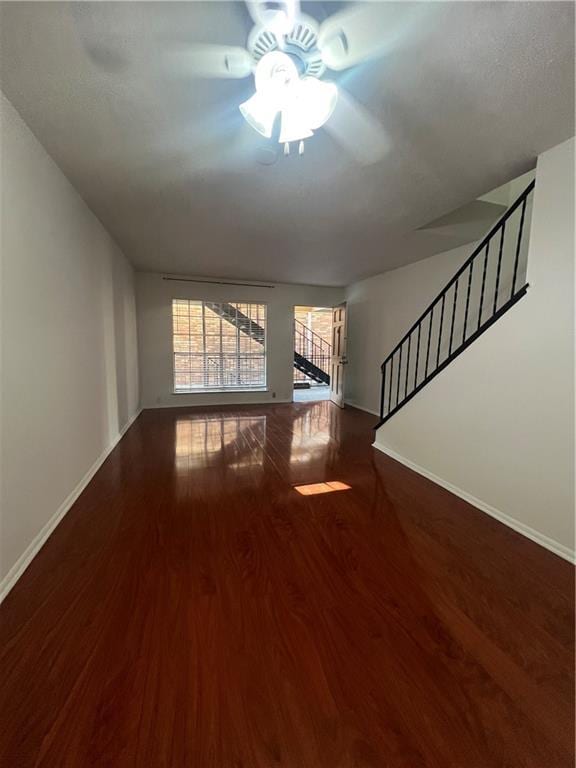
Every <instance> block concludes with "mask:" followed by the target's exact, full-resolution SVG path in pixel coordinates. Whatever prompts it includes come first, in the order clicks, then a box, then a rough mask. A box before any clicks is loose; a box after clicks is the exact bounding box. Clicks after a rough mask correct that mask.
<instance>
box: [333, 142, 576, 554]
mask: <svg viewBox="0 0 576 768" xmlns="http://www.w3.org/2000/svg"><path fill="white" fill-rule="evenodd" d="M573 163H574V140H573V139H572V140H570V141H568V142H565V143H563V144H561V145H559V146H558V147H555V148H553V149H551V150H549V151H548V152H546V153H544V154H543V155H541V156H540V157H539V159H538V165H537V174H536V189H535V192H534V203H533V213H532V222H531V231H530V242H529V252H528V273H527V281H528V283H529V284H530V288H529V290H528V293H527V295H526V296H525V297H524V298H522V299H521V300H520V301H519V302H518V303H517V304H516V305H515V306H513V307H512V308H511V309H510V310H509V311H508V312H507V313H506V314H505V315H504V316H503V317H502V318H500V319H499V320H498V322H496V323H495V324H494V325H493V326H492V327H490V328H489V329H488V330H487V331H486V332H485V333H484V334H483V335H482V336H481V337H480V338H479V339H477V340H476V341H475V342H474V343H473V344H472V345H471V346H470V347H468V348H467V349H466V350H465V351H464V352H463V353H462V354H461V355H460V356H459V357H458V358H457V359H456V360H454V361H453V362H452V363H450V365H448V367H446V368H445V369H444V370H443V371H442V372H441V373H439V374H438V376H437V377H436V378H435V379H433V380H432V381H430V382H429V383H428V384H427V385H426V386H425V387H424V388H423V389H422V390H421V391H420V392H418V394H417V395H416V396H415V397H414V398H413V399H412V400H410V402H409V403H407V404H406V405H405V406H404V407H403V408H402V409H401V410H399V411H398V412H397V413H396V414H395V415H394V416H393V417H392V418H391V419H390V420H389V421H387V422H386V424H384V425H383V426H382V427H381V428H380V429H379V430H378V432H377V434H376V440H375V445H376V447H378V448H379V449H380V450H382V451H384V452H385V453H388V454H389V455H391V456H393V457H394V458H397V459H399V460H400V461H402V462H404V463H405V464H407V465H408V466H410V467H412V468H414V469H416V470H417V471H419V472H421V473H422V474H424V475H426V476H428V477H430V478H431V479H433V480H435V481H436V482H438V483H440V484H441V485H444V486H445V487H447V488H449V489H450V490H452V491H454V492H455V493H457V494H458V495H460V496H462V497H464V498H466V499H467V500H469V501H471V502H472V503H473V504H475V505H476V506H477V507H479V508H480V509H483V510H484V511H485V512H487V513H489V514H491V515H493V516H494V517H496V518H498V519H500V520H501V521H503V522H505V523H506V524H508V525H510V526H511V527H513V528H515V529H516V530H518V531H520V532H521V533H523V534H524V535H527V536H529V537H530V538H532V539H534V540H536V541H538V542H539V543H541V544H543V545H544V546H547V547H548V548H549V549H552V550H553V551H555V552H557V553H558V554H560V555H562V556H564V557H568V558H571V557H573V554H574V474H573V473H574V442H573V426H574V404H573V397H574V380H573V378H574V335H573V312H574V239H573V238H574V235H573V227H574V213H573V205H574V188H573V177H572V173H573V171H572V169H573ZM469 253H470V248H467V249H456V250H455V251H452V252H448V253H444V254H440V255H439V256H436V257H433V258H431V259H427V260H425V261H423V262H419V263H417V264H413V265H410V266H409V267H405V268H403V269H400V270H395V271H394V272H391V273H387V274H385V275H380V276H378V277H376V278H372V279H371V280H366V281H363V282H362V283H357V284H355V285H353V286H351V288H350V289H349V291H348V297H347V298H348V303H349V358H350V366H349V371H350V390H349V399H350V400H352V401H354V402H355V404H357V405H359V406H360V407H364V408H366V409H367V410H371V411H377V410H378V384H379V380H378V367H379V364H380V362H381V361H382V360H383V359H384V358H385V357H386V355H387V353H388V352H389V351H390V350H391V348H392V347H393V346H394V342H395V341H397V340H398V339H399V338H400V336H401V335H402V332H401V331H405V330H407V328H408V327H409V326H410V325H411V323H412V322H413V321H414V320H415V319H416V317H417V314H418V312H417V311H416V312H413V308H414V304H417V305H419V308H420V310H422V309H423V308H424V307H425V305H426V303H427V302H428V301H430V300H431V299H432V298H433V297H434V296H435V295H436V293H437V292H438V290H439V289H440V288H441V287H442V286H443V285H444V284H445V283H446V280H447V278H450V276H451V275H452V274H453V272H454V271H455V269H456V268H457V267H458V266H459V265H460V264H462V262H463V261H464V259H465V257H466V256H467V255H469ZM391 326H393V327H394V328H395V329H398V330H399V331H400V332H396V334H395V336H394V337H393V340H392V342H391V343H389V346H388V348H385V349H382V353H383V354H382V355H381V356H380V355H378V357H376V359H374V348H373V346H372V345H371V343H370V342H371V341H373V342H374V343H377V339H378V335H379V333H378V332H379V330H380V335H382V329H384V331H385V334H386V335H388V333H389V332H390V330H389V329H390V327H391ZM365 350H370V351H371V352H372V360H371V365H370V368H368V367H367V362H368V361H367V358H366V353H365ZM359 355H363V356H364V357H362V358H361V357H359ZM368 379H370V381H371V383H370V384H368ZM369 387H370V388H369Z"/></svg>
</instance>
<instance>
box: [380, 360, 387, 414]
mask: <svg viewBox="0 0 576 768" xmlns="http://www.w3.org/2000/svg"><path fill="white" fill-rule="evenodd" d="M385 391H386V363H384V365H383V366H382V386H381V388H380V418H383V416H384V392H385Z"/></svg>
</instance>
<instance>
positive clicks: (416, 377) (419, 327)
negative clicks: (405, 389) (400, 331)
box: [414, 323, 422, 389]
mask: <svg viewBox="0 0 576 768" xmlns="http://www.w3.org/2000/svg"><path fill="white" fill-rule="evenodd" d="M421 330H422V323H418V341H417V342H416V367H415V368H414V389H416V382H417V381H418V361H419V360H420V331H421Z"/></svg>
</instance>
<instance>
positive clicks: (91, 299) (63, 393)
mask: <svg viewBox="0 0 576 768" xmlns="http://www.w3.org/2000/svg"><path fill="white" fill-rule="evenodd" d="M1 118H2V144H1V163H2V167H1V190H2V201H1V203H2V205H1V220H0V223H1V240H0V244H1V259H2V262H1V267H2V272H1V275H2V284H1V306H0V309H1V314H0V317H1V377H0V383H1V392H0V419H1V424H0V429H1V438H0V439H1V443H0V447H1V464H0V466H1V475H0V480H1V485H0V501H1V505H0V507H1V509H0V539H1V541H0V579H2V581H1V582H0V593H1V592H2V591H4V592H6V590H7V589H9V588H10V586H11V585H12V584H13V582H14V580H15V579H16V578H17V576H18V575H19V573H20V571H21V570H22V568H23V567H25V565H26V564H27V562H28V561H29V559H30V558H31V556H33V554H34V553H35V551H36V549H37V548H38V546H39V545H40V544H41V543H42V542H43V541H44V539H45V537H46V535H47V534H48V533H49V532H50V530H51V529H52V528H53V527H54V525H55V523H56V522H57V521H58V519H59V517H60V516H61V515H62V514H63V513H64V512H65V511H66V509H67V507H68V505H69V502H70V498H71V494H72V496H73V494H74V492H75V490H77V489H78V487H79V485H80V486H81V484H82V481H83V478H85V477H86V475H87V473H89V471H90V470H91V468H93V467H94V465H95V463H97V462H98V460H99V459H100V458H101V457H102V456H103V455H104V454H105V452H106V451H107V449H108V448H109V447H110V445H111V444H112V443H113V442H114V441H115V439H116V438H117V437H118V435H119V433H120V431H121V430H122V429H123V428H124V426H125V425H126V424H127V423H128V422H129V421H130V419H131V418H132V417H133V415H134V414H135V413H136V411H137V408H138V365H137V341H136V312H135V296H134V274H133V270H132V267H131V266H130V264H129V263H128V262H127V261H126V259H125V258H124V256H123V255H122V253H121V252H120V251H119V250H118V248H117V247H116V246H115V244H114V243H113V242H112V240H111V239H110V237H109V235H108V234H107V232H106V231H105V230H104V228H103V227H102V226H101V224H100V223H99V221H98V220H97V219H96V218H95V216H94V215H93V214H92V213H91V212H90V210H89V209H88V208H87V206H86V205H85V204H84V202H83V201H82V199H81V198H80V197H79V195H78V194H77V193H76V191H75V190H74V189H73V187H72V186H71V185H70V183H69V182H68V180H67V179H66V177H65V176H64V175H63V174H62V172H61V171H60V170H59V168H58V167H57V166H56V165H55V163H54V162H53V161H52V160H51V158H50V157H49V156H48V154H47V153H46V151H45V150H44V149H43V147H42V146H41V145H40V144H39V143H38V141H37V140H36V139H35V137H34V136H33V135H32V133H31V132H30V131H29V130H28V128H27V127H26V125H25V124H24V123H23V121H22V120H21V119H20V117H19V115H18V114H17V112H16V111H15V110H14V109H13V107H12V106H11V105H10V104H9V102H8V101H6V100H5V99H2V103H1Z"/></svg>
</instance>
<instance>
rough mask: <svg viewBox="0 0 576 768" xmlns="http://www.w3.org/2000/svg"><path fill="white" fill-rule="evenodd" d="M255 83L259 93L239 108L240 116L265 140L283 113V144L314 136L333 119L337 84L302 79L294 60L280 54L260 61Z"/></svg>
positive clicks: (267, 55)
mask: <svg viewBox="0 0 576 768" xmlns="http://www.w3.org/2000/svg"><path fill="white" fill-rule="evenodd" d="M254 80H255V84H256V93H255V94H254V95H253V96H252V97H251V98H250V99H248V101H245V102H244V103H243V104H241V105H240V112H241V113H242V115H243V116H244V118H245V119H246V121H247V122H248V123H249V124H250V125H251V126H252V128H254V129H255V130H256V131H258V133H260V134H262V136H266V138H271V136H272V131H273V128H274V120H275V118H276V115H277V114H278V112H281V113H282V118H281V125H280V136H279V138H278V141H279V142H280V143H281V144H286V143H289V142H292V141H302V140H303V139H307V138H309V137H310V136H313V131H314V130H316V129H317V128H320V127H321V126H322V125H324V123H325V122H326V121H327V120H328V119H329V118H330V116H331V114H332V112H333V111H334V107H335V106H336V101H337V99H338V89H337V87H336V85H335V84H334V83H326V82H323V81H321V80H318V79H317V78H315V77H300V76H299V74H298V68H297V66H296V63H295V62H294V59H293V58H292V57H291V56H289V55H288V54H286V53H282V52H281V51H271V52H270V53H267V54H266V55H264V56H263V57H262V58H261V59H260V61H259V62H258V65H257V67H256V72H255V74H254Z"/></svg>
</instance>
